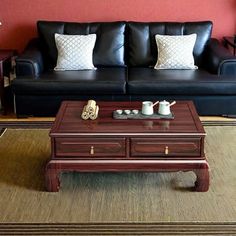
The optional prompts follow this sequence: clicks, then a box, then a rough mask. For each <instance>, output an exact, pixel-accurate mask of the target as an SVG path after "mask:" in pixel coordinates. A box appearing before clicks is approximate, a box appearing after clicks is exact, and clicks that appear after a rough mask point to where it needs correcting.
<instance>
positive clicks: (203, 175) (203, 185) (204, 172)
mask: <svg viewBox="0 0 236 236" xmlns="http://www.w3.org/2000/svg"><path fill="white" fill-rule="evenodd" d="M193 171H194V172H195V174H196V176H197V179H196V182H195V190H196V191H199V192H206V191H208V189H209V181H210V180H209V165H208V163H207V162H206V163H204V164H202V165H201V168H199V169H194V170H193Z"/></svg>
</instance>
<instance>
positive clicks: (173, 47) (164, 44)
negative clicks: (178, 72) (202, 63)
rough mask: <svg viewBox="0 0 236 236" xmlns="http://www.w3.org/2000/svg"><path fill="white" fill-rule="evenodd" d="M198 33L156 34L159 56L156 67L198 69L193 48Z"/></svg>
mask: <svg viewBox="0 0 236 236" xmlns="http://www.w3.org/2000/svg"><path fill="white" fill-rule="evenodd" d="M196 38H197V34H190V35H181V36H172V35H159V34H157V35H156V36H155V39H156V43H157V49H158V57H157V63H156V65H155V67H154V68H155V69H197V68H198V67H197V66H195V65H194V57H193V48H194V45H195V42H196Z"/></svg>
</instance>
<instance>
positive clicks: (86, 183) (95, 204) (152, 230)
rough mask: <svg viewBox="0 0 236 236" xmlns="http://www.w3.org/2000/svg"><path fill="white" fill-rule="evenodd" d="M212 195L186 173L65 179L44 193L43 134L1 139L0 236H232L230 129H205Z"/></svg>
mask: <svg viewBox="0 0 236 236" xmlns="http://www.w3.org/2000/svg"><path fill="white" fill-rule="evenodd" d="M205 130H206V132H207V137H206V143H205V151H206V156H207V158H208V162H209V165H210V168H211V171H210V180H211V182H210V189H209V191H208V192H205V193H199V192H193V191H191V187H192V186H193V183H194V181H195V175H194V174H193V173H192V172H177V173H64V174H62V176H61V185H62V186H61V189H60V191H59V192H58V193H48V192H46V191H45V185H44V167H45V164H46V162H47V161H48V159H49V158H50V139H49V137H48V132H49V130H48V129H7V131H6V132H5V133H4V134H3V135H2V137H1V138H0V167H1V168H0V223H1V225H0V235H4V234H5V235H7V233H8V232H15V233H16V234H21V233H22V235H36V234H38V235H41V234H40V232H41V233H42V234H43V235H213V234H221V235H234V233H236V228H235V222H236V171H235V170H236V127H235V126H209V127H205ZM23 233H24V234H23Z"/></svg>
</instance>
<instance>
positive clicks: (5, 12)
mask: <svg viewBox="0 0 236 236" xmlns="http://www.w3.org/2000/svg"><path fill="white" fill-rule="evenodd" d="M235 13H236V0H1V2H0V22H2V26H0V48H16V49H20V50H22V49H23V47H24V46H25V45H26V43H27V41H28V40H29V38H31V37H33V36H35V35H36V27H35V23H36V21H37V20H39V19H41V20H42V19H44V20H62V21H81V22H83V21H84V22H86V21H117V20H133V21H197V20H212V21H213V22H214V27H213V36H214V37H217V38H219V39H221V38H222V36H224V35H233V34H234V33H235V32H236V14H235Z"/></svg>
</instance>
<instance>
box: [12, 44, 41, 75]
mask: <svg viewBox="0 0 236 236" xmlns="http://www.w3.org/2000/svg"><path fill="white" fill-rule="evenodd" d="M37 44H38V42H37V39H32V40H31V41H30V42H29V44H28V45H27V47H26V48H25V50H24V51H23V53H22V54H20V55H19V56H18V57H17V58H16V76H36V77H37V76H39V75H40V74H41V73H42V71H43V70H44V65H43V57H42V53H41V52H40V50H39V47H38V45H37Z"/></svg>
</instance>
